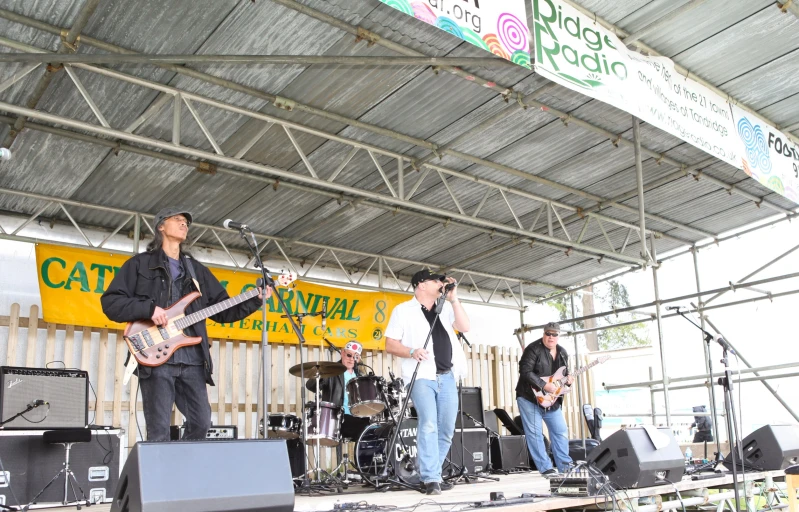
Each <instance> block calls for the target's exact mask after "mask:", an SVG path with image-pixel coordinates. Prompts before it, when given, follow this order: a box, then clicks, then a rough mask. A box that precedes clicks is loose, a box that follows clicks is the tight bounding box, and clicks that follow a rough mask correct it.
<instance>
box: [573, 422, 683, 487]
mask: <svg viewBox="0 0 799 512" xmlns="http://www.w3.org/2000/svg"><path fill="white" fill-rule="evenodd" d="M656 446H658V447H659V448H656ZM588 462H590V463H593V464H595V465H596V466H597V468H599V470H600V471H602V472H603V473H604V474H605V475H606V476H607V477H608V479H610V481H611V482H612V483H613V484H614V485H615V486H616V487H619V488H623V489H630V488H640V487H651V486H653V485H656V483H657V482H661V481H664V482H665V480H669V481H671V482H679V481H680V479H682V476H683V473H685V460H684V458H683V455H682V452H681V451H680V445H678V444H677V439H675V438H674V434H673V433H672V431H671V429H669V428H658V429H655V428H628V429H626V430H619V431H617V432H614V433H613V434H612V435H611V436H610V437H608V438H607V439H605V440H604V441H602V442H601V443H600V444H599V446H597V447H596V448H594V449H593V450H592V451H591V454H590V455H589V457H588Z"/></svg>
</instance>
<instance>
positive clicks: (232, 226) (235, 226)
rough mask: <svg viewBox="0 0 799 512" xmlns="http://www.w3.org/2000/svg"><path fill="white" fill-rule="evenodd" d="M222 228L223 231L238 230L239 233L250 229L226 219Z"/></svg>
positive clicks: (240, 223)
mask: <svg viewBox="0 0 799 512" xmlns="http://www.w3.org/2000/svg"><path fill="white" fill-rule="evenodd" d="M222 227H223V228H225V229H238V230H239V231H249V230H250V227H249V226H248V225H247V224H244V223H242V222H236V221H235V220H233V219H227V220H225V222H223V223H222Z"/></svg>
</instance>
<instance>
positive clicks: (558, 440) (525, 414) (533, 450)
mask: <svg viewBox="0 0 799 512" xmlns="http://www.w3.org/2000/svg"><path fill="white" fill-rule="evenodd" d="M516 403H517V404H519V412H520V413H521V415H522V425H524V435H525V437H526V438H527V448H528V449H529V450H530V455H532V456H533V462H535V467H536V469H538V471H539V472H540V473H543V472H544V471H547V470H549V469H552V461H550V460H549V456H547V450H546V447H545V446H544V431H543V429H542V421H543V422H544V423H546V424H547V429H548V430H549V442H550V444H551V445H552V455H554V456H555V463H556V464H557V465H558V469H560V471H566V466H567V465H568V464H569V463H570V462H572V459H571V457H569V428H568V427H567V426H566V421H565V420H564V419H563V411H562V410H561V408H560V407H558V408H557V409H555V410H552V409H544V408H543V407H541V406H539V405H538V404H534V403H533V402H531V401H529V400H527V399H526V398H522V397H517V398H516Z"/></svg>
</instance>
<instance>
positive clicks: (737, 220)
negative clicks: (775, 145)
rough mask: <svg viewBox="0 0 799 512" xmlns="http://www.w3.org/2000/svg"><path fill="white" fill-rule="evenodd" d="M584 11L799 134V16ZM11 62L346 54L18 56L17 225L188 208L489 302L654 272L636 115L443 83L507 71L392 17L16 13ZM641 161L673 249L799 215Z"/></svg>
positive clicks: (2, 17)
mask: <svg viewBox="0 0 799 512" xmlns="http://www.w3.org/2000/svg"><path fill="white" fill-rule="evenodd" d="M573 4H574V5H577V6H578V7H580V8H582V9H584V10H587V11H590V12H592V13H595V15H596V16H597V19H598V21H600V22H601V21H602V20H604V21H606V22H607V24H608V26H610V27H612V28H613V29H614V30H615V31H616V33H617V35H619V37H620V38H622V39H624V38H625V37H628V36H629V35H630V34H633V35H634V36H635V37H633V38H631V39H637V41H636V42H633V43H631V45H630V48H635V49H638V50H639V51H642V52H645V53H651V54H659V55H663V56H666V57H669V58H671V59H673V60H674V61H675V63H676V64H678V65H679V66H682V67H683V68H684V69H686V70H688V71H689V72H690V74H691V76H692V77H697V78H698V79H701V80H703V81H705V82H706V83H708V84H709V85H711V86H713V87H715V88H718V90H719V91H721V93H722V94H724V95H729V96H730V97H731V98H732V99H733V100H735V101H738V102H740V103H741V104H743V105H745V106H746V107H748V108H751V109H752V110H753V111H756V112H758V113H759V115H761V116H762V117H763V118H765V119H766V120H768V121H770V122H771V123H772V124H774V125H776V126H778V127H780V128H782V129H783V130H785V131H788V132H791V131H794V133H799V8H797V7H796V5H795V4H794V5H793V6H788V7H787V8H786V11H787V12H783V11H782V10H781V9H780V8H779V5H778V4H777V3H775V2H774V1H773V0H705V1H697V0H692V1H690V2H686V1H682V0H681V1H672V0H654V1H651V0H629V1H625V2H618V1H615V0H578V1H577V2H573ZM693 4H696V5H693ZM689 7H690V8H689ZM679 9H682V11H676V14H675V10H679ZM529 12H530V9H529V5H528V13H529ZM689 20H690V21H691V23H690V26H691V27H692V29H691V30H690V31H688V30H686V26H688V25H689V24H688V21H689ZM78 34H80V36H79V37H77V36H78ZM0 49H1V51H3V52H5V53H41V52H43V51H46V52H59V53H62V54H64V53H66V54H71V53H73V49H74V50H76V54H77V55H103V54H119V55H122V54H135V53H139V54H146V55H153V54H162V55H163V54H170V55H176V54H193V55H220V54H226V55H276V56H279V55H302V56H309V57H314V56H323V57H330V58H331V60H330V61H329V62H325V63H321V64H319V63H315V64H309V63H304V64H302V65H298V64H270V65H264V64H249V65H244V64H241V63H235V62H226V63H220V62H209V63H191V64H187V65H185V66H182V65H176V64H161V65H159V66H156V65H151V64H147V65H142V64H132V63H104V64H86V63H83V64H80V63H74V64H71V65H68V66H67V67H61V66H59V65H53V66H49V67H48V66H46V65H40V66H38V67H36V68H35V69H32V67H33V64H29V63H22V62H16V63H0V83H3V82H6V81H8V80H11V79H12V78H13V77H14V76H15V74H20V73H25V72H29V73H28V74H27V75H25V76H24V78H22V79H21V80H19V81H17V82H16V83H14V84H13V85H11V86H10V87H9V88H7V89H6V90H4V91H2V92H0V102H2V105H0V113H2V117H0V121H2V124H0V140H2V141H4V143H3V145H4V146H6V145H8V144H9V143H10V144H11V146H10V147H11V150H12V152H13V159H12V160H11V161H8V162H3V163H0V188H1V189H2V190H1V191H0V210H2V211H5V212H13V213H16V214H22V215H24V216H26V217H27V216H32V215H38V216H40V217H44V218H51V219H57V220H62V221H65V222H71V219H69V217H68V215H69V216H71V217H72V218H73V219H74V221H75V223H77V224H78V225H80V226H91V227H100V228H104V229H107V230H109V231H112V230H114V229H117V228H118V227H120V226H121V230H122V232H126V231H128V230H130V229H132V226H133V220H130V217H129V216H130V213H132V212H140V213H144V214H150V215H151V214H154V213H155V212H156V211H157V210H158V209H159V208H160V207H161V206H163V205H166V204H180V205H185V206H187V207H189V208H191V209H192V211H193V212H194V218H195V222H196V223H197V224H203V225H210V226H219V225H220V224H221V222H222V221H223V220H224V219H227V218H233V219H235V220H241V221H243V222H247V223H248V224H249V225H250V226H251V227H252V228H253V229H254V230H256V231H257V232H258V233H261V234H264V235H270V236H272V237H276V241H277V242H278V244H277V245H272V246H269V247H267V250H268V251H270V252H272V253H274V254H278V253H279V251H278V249H280V250H282V251H284V252H285V253H286V255H287V256H288V257H289V258H291V260H292V261H293V262H294V263H295V264H298V263H300V262H302V263H304V264H305V268H307V266H308V265H310V264H311V263H313V262H314V260H317V258H318V259H319V262H320V264H321V263H325V264H327V265H328V266H330V265H332V266H334V267H336V266H339V265H340V266H342V267H343V268H345V269H347V270H348V271H352V272H355V274H353V275H354V276H355V277H354V278H353V279H355V278H357V276H358V275H359V274H358V273H359V272H360V273H362V272H363V271H366V270H367V268H370V267H372V266H373V267H374V268H373V269H372V270H371V272H372V273H374V272H376V271H377V269H378V265H375V264H374V263H375V261H376V260H375V258H378V259H380V258H379V257H385V258H384V260H381V268H383V271H384V273H385V275H386V276H387V278H389V276H390V274H391V273H393V274H395V275H396V277H397V278H399V279H400V280H403V279H405V280H407V279H408V278H409V276H410V275H411V274H412V273H413V272H415V271H416V270H418V269H419V268H420V266H421V265H424V264H427V265H431V266H438V267H445V268H451V269H458V270H459V271H469V272H470V273H469V278H468V279H470V280H473V283H474V285H476V286H477V287H478V288H479V289H481V290H488V291H490V290H492V289H496V288H497V287H498V284H499V283H501V282H504V283H506V284H508V285H509V287H510V288H512V289H514V290H515V292H516V293H518V292H519V289H518V287H519V283H523V292H524V296H525V297H527V298H528V299H529V298H533V297H536V296H542V295H545V294H547V293H550V292H552V291H554V290H557V289H561V288H565V287H568V286H571V285H574V284H576V283H580V282H583V281H585V280H587V279H589V278H591V277H594V276H598V275H601V274H605V273H608V272H610V271H612V270H614V269H617V268H627V267H630V266H637V265H640V264H642V263H643V259H642V256H641V249H640V244H639V235H638V233H639V232H638V225H639V224H638V219H639V214H638V196H637V192H636V168H635V160H634V150H633V145H632V140H633V134H632V119H631V116H630V115H629V114H627V113H625V112H622V111H620V110H618V109H616V108H614V107H611V106H609V105H606V104H603V103H601V102H598V101H596V100H592V99H590V98H588V97H586V96H583V95H581V94H579V93H577V92H573V91H571V90H567V89H565V88H563V87H561V86H558V85H555V84H552V83H550V82H548V81H547V80H545V79H544V78H542V77H540V76H537V75H536V74H534V73H533V72H532V71H530V70H528V69H525V68H523V67H520V66H515V65H503V64H502V63H484V64H483V65H471V66H468V65H467V66H461V68H462V71H459V72H457V73H452V72H450V69H451V68H448V67H447V66H446V64H448V63H450V62H452V63H455V62H456V61H446V60H445V61H443V62H444V65H443V66H442V67H434V66H431V65H429V63H425V62H423V61H422V60H421V59H419V58H424V57H439V58H462V57H467V58H486V57H491V56H490V55H489V54H487V53H486V52H483V51H481V50H480V49H478V48H476V47H473V46H471V45H470V44H468V43H466V42H464V41H463V40H461V39H458V38H456V37H454V36H452V35H450V34H448V33H446V32H444V31H442V30H439V29H437V28H435V27H433V26H430V25H427V24H425V23H423V22H420V21H418V20H416V19H413V18H411V17H409V16H406V15H404V14H402V13H401V12H399V11H397V10H395V9H392V8H390V7H389V6H387V5H384V4H382V3H380V2H378V1H377V0H326V1H320V0H316V1H314V0H302V1H294V0H271V1H270V0H240V1H234V0H194V1H192V2H186V1H185V0H160V1H158V2H153V1H150V0H104V1H97V0H86V1H85V2H82V1H77V0H76V1H68V0H37V1H35V2H32V1H30V0H17V1H6V2H3V3H2V10H0ZM332 57H369V58H371V59H372V60H370V61H368V62H369V63H370V65H363V64H362V63H356V62H354V61H352V60H351V61H346V60H344V59H342V60H340V61H336V60H333V59H332ZM381 57H410V58H417V59H419V60H418V61H412V60H409V61H408V63H407V64H405V65H396V63H393V62H391V61H390V59H384V60H383V61H377V60H376V59H378V58H381ZM52 62H54V63H57V62H59V61H58V57H53V60H52ZM307 62H310V61H307ZM340 62H349V63H347V64H342V63H340ZM364 62H367V61H364ZM464 62H468V61H464ZM31 69H32V71H31ZM34 100H35V101H34ZM175 105H179V106H180V108H179V109H178V110H177V111H176V110H175ZM25 109H34V110H35V111H37V112H36V115H31V114H30V113H29V112H28V111H27V110H25ZM21 114H27V115H28V118H27V119H26V121H25V123H24V125H23V123H22V121H21V120H22V119H23V116H22V115H21ZM176 114H177V115H176ZM15 123H16V128H15V127H14V124H15ZM20 127H22V130H21V131H20V130H19V128H20ZM618 136H621V138H622V139H621V140H619V139H618ZM614 142H615V143H614ZM641 144H642V148H643V178H644V188H645V194H644V204H645V210H646V213H647V217H646V228H647V230H648V231H650V232H651V233H650V236H652V234H654V237H655V245H656V250H657V253H658V254H662V253H663V252H665V251H668V250H672V249H675V248H678V247H685V246H689V245H691V244H694V243H696V242H698V241H700V240H707V239H710V238H714V237H718V236H719V234H721V233H723V232H725V231H728V230H731V229H734V228H738V227H741V226H744V225H747V224H750V223H752V222H755V221H758V220H761V219H764V218H767V217H771V216H773V215H775V214H783V215H788V214H791V213H793V212H794V211H795V209H796V207H797V205H796V204H794V203H792V202H791V201H789V200H787V199H786V198H784V197H782V196H780V195H778V194H776V193H773V192H771V191H770V190H768V189H766V188H764V187H762V186H760V185H759V184H758V183H756V182H755V181H754V180H752V179H751V178H749V177H748V176H747V175H746V174H744V172H743V171H739V170H737V169H735V168H733V167H731V166H729V165H727V164H725V163H723V162H721V161H718V160H715V159H713V158H712V157H710V156H709V155H708V154H706V153H704V152H702V151H700V150H699V149H697V148H695V147H693V146H691V145H689V144H687V143H685V142H683V141H681V140H679V139H677V138H675V137H672V136H671V135H669V134H666V133H665V132H663V131H661V130H659V129H656V128H654V127H652V126H650V125H647V124H645V123H642V125H641ZM400 169H402V172H401V175H402V179H400V178H399V175H400ZM58 200H64V201H63V208H62V207H61V206H59V205H58V204H56V203H57V201H58ZM52 201H56V203H54V202H52ZM82 205H84V206H82ZM85 205H95V206H102V207H107V208H111V209H119V210H124V211H123V212H119V213H115V212H113V211H110V210H108V209H96V208H89V207H86V206H85ZM67 212H68V214H67ZM143 229H145V228H143ZM564 229H565V232H564ZM200 233H203V235H202V236H201V237H200V239H199V240H198V241H197V244H199V245H208V246H219V245H220V242H221V243H224V244H225V245H226V246H227V247H228V248H234V249H242V248H243V245H242V244H241V241H240V240H239V239H238V236H237V235H236V234H235V233H232V232H227V233H225V232H221V231H212V230H208V231H203V230H202V229H197V230H195V231H194V233H193V234H196V235H199V234H200ZM93 243H94V244H95V245H96V242H93ZM382 262H385V263H386V265H388V266H389V268H390V270H388V269H386V268H385V267H382ZM499 288H500V289H503V288H505V286H504V285H503V286H499Z"/></svg>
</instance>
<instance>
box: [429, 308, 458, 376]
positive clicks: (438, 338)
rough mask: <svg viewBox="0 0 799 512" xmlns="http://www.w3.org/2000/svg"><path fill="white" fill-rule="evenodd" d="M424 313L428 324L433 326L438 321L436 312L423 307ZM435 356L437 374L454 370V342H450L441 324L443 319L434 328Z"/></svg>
mask: <svg viewBox="0 0 799 512" xmlns="http://www.w3.org/2000/svg"><path fill="white" fill-rule="evenodd" d="M422 313H424V317H425V318H427V323H428V324H430V325H433V321H434V320H435V319H436V312H435V310H433V311H428V310H427V308H426V307H424V306H422ZM431 341H432V342H433V355H435V357H436V372H438V373H445V372H447V371H449V370H450V369H452V342H451V341H450V340H449V334H448V333H447V330H446V329H445V328H444V324H442V323H441V319H439V320H438V321H436V325H435V327H433V339H432V340H431Z"/></svg>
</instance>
